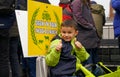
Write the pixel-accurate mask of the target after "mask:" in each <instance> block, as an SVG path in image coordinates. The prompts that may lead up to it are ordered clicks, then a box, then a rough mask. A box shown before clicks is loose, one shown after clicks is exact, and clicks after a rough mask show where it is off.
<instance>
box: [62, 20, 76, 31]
mask: <svg viewBox="0 0 120 77" xmlns="http://www.w3.org/2000/svg"><path fill="white" fill-rule="evenodd" d="M61 27H73V28H75V30H77V23H76V22H75V21H74V20H73V19H68V20H64V21H63V22H62V23H61Z"/></svg>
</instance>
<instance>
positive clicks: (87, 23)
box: [63, 0, 100, 49]
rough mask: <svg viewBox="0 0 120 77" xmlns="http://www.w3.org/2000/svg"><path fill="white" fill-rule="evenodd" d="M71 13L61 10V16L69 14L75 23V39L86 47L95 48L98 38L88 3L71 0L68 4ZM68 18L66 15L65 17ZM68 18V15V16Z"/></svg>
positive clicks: (97, 44)
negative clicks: (76, 31)
mask: <svg viewBox="0 0 120 77" xmlns="http://www.w3.org/2000/svg"><path fill="white" fill-rule="evenodd" d="M70 8H71V11H72V14H70V13H68V12H66V10H67V9H64V10H63V16H64V15H66V16H67V15H69V16H71V17H72V18H73V19H74V20H75V21H76V22H77V23H78V25H77V27H78V31H79V33H78V35H77V40H78V41H80V42H81V43H82V45H83V46H84V47H85V48H86V49H90V48H97V47H98V46H99V42H100V38H99V37H98V34H97V31H96V27H95V24H94V21H93V18H92V14H91V10H90V8H89V6H88V5H83V3H82V2H81V0H73V2H72V3H71V4H70ZM66 18H67V19H68V16H67V17H66ZM69 18H70V17H69Z"/></svg>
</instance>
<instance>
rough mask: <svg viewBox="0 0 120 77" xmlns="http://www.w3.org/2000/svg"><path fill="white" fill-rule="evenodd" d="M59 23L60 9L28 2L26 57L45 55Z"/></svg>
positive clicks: (60, 17)
mask: <svg viewBox="0 0 120 77" xmlns="http://www.w3.org/2000/svg"><path fill="white" fill-rule="evenodd" d="M61 21H62V8H61V7H59V6H53V5H50V4H46V3H42V2H37V1H33V0H28V56H41V55H45V54H46V51H47V49H48V47H49V44H50V41H51V39H52V38H53V37H54V36H55V35H56V34H57V32H58V31H59V27H60V23H61Z"/></svg>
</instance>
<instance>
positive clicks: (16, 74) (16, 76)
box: [9, 37, 21, 77]
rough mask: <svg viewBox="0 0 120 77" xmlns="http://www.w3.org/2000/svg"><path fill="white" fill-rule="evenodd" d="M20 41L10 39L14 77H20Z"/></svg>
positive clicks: (13, 38)
mask: <svg viewBox="0 0 120 77" xmlns="http://www.w3.org/2000/svg"><path fill="white" fill-rule="evenodd" d="M18 41H19V37H10V45H9V55H10V56H9V59H10V66H11V70H12V77H20V75H21V74H20V64H19V60H18V54H17V52H18Z"/></svg>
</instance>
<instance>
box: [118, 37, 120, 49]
mask: <svg viewBox="0 0 120 77" xmlns="http://www.w3.org/2000/svg"><path fill="white" fill-rule="evenodd" d="M118 46H119V51H120V36H119V37H118Z"/></svg>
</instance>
